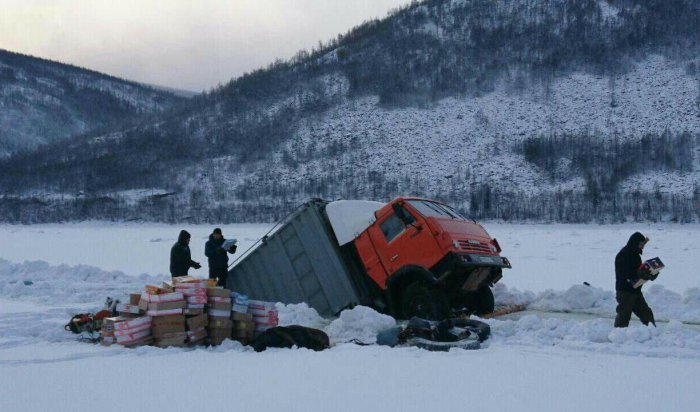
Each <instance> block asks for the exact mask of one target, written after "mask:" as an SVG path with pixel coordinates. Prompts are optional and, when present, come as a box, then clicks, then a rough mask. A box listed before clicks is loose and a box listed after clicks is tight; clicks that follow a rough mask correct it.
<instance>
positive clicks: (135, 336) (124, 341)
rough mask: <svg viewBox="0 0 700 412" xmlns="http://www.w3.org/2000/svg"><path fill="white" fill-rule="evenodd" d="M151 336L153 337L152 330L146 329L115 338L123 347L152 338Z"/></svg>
mask: <svg viewBox="0 0 700 412" xmlns="http://www.w3.org/2000/svg"><path fill="white" fill-rule="evenodd" d="M150 336H151V330H150V329H144V330H140V331H138V332H134V333H128V334H126V335H122V336H115V338H116V340H117V343H119V344H121V345H130V344H132V343H133V342H134V341H138V340H140V339H142V338H145V337H150Z"/></svg>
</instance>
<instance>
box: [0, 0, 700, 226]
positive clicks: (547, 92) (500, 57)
mask: <svg viewBox="0 0 700 412" xmlns="http://www.w3.org/2000/svg"><path fill="white" fill-rule="evenodd" d="M698 26H700V5H699V4H698V3H697V2H695V1H691V0H673V1H667V2H649V1H642V0H605V1H604V0H585V1H574V0H550V1H535V0H516V1H491V0H474V1H463V0H449V1H448V0H428V1H424V2H420V3H414V4H411V5H410V6H407V7H405V8H403V9H401V10H398V11H396V12H394V13H393V14H391V15H390V16H389V17H388V18H386V19H384V20H381V21H371V22H367V23H365V24H363V25H362V26H359V27H357V28H355V29H354V30H352V31H351V32H349V33H347V34H345V35H341V36H339V37H338V38H337V39H334V40H332V41H330V42H328V43H327V44H325V45H323V47H320V48H319V49H317V50H312V51H311V52H300V53H299V54H298V55H297V56H296V57H295V58H293V59H291V60H290V61H288V62H275V63H273V64H271V65H270V66H269V67H267V68H265V69H260V70H257V71H255V72H253V73H250V74H247V75H245V76H242V77H241V78H238V79H235V80H233V81H231V82H230V83H229V84H226V85H224V86H222V87H220V88H218V89H215V90H213V91H211V92H209V93H206V94H204V95H201V96H197V97H195V98H194V99H193V100H191V102H190V104H189V105H188V107H187V108H185V109H180V110H177V111H170V112H167V113H164V114H163V115H161V116H159V118H158V119H157V121H155V122H153V123H150V124H143V125H139V126H138V127H134V128H122V129H121V130H116V129H115V130H114V131H112V132H110V133H107V134H104V133H96V134H92V135H89V136H85V137H84V138H81V139H76V140H73V141H71V142H70V144H68V145H65V144H63V145H61V146H60V147H59V146H49V147H47V148H45V149H43V150H39V151H37V152H36V153H33V154H31V155H29V156H20V157H14V158H12V159H10V160H9V161H6V162H4V163H2V164H0V169H2V170H3V172H4V173H3V177H0V189H1V190H2V191H3V192H4V193H5V196H4V197H3V198H2V199H0V219H4V220H10V221H28V222H33V221H51V220H63V219H84V218H108V219H134V218H135V219H153V220H166V221H177V220H190V221H261V220H274V219H277V218H279V217H281V216H283V215H285V214H286V212H287V211H289V210H290V209H291V208H292V207H294V206H295V205H296V204H298V203H299V202H301V201H303V200H305V199H307V198H309V197H312V196H322V197H326V198H338V197H344V198H369V199H377V200H382V199H388V198H391V197H393V196H396V195H398V194H413V195H421V196H427V197H432V198H438V199H442V200H444V201H447V202H449V203H452V204H455V205H456V206H458V207H460V208H461V209H463V210H464V211H466V212H467V213H469V214H470V215H471V216H474V217H478V218H499V219H516V220H528V219H536V220H556V221H590V220H614V221H622V220H629V219H633V220H639V219H647V220H659V219H663V220H677V221H689V220H694V219H698V213H700V212H699V211H700V187H699V186H698V182H699V181H700V172H699V168H698V166H700V165H699V163H700V141H699V139H700V138H699V136H700V130H699V129H700V74H699V72H700V61H698V55H700V54H699V53H698V50H699V47H700V46H699V45H700V33H699V32H698V31H697V27H698ZM135 190H136V191H140V193H148V192H149V191H150V190H155V191H157V193H159V195H149V196H141V197H139V198H137V199H134V198H133V196H131V195H130V194H133V193H134V191H135ZM76 193H78V194H80V195H79V196H77V195H76ZM166 194H167V196H166Z"/></svg>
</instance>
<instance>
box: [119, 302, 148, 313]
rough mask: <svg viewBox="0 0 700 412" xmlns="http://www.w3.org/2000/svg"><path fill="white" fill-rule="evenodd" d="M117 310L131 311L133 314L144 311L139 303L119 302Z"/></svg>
mask: <svg viewBox="0 0 700 412" xmlns="http://www.w3.org/2000/svg"><path fill="white" fill-rule="evenodd" d="M116 309H117V312H119V313H130V314H132V315H138V314H139V313H141V312H142V310H141V308H139V305H138V304H136V305H132V304H131V303H117V307H116Z"/></svg>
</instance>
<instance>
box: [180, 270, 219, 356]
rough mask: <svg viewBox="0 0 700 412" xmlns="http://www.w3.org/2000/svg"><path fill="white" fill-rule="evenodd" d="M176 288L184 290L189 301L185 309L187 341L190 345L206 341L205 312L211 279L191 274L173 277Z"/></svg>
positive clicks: (183, 292)
mask: <svg viewBox="0 0 700 412" xmlns="http://www.w3.org/2000/svg"><path fill="white" fill-rule="evenodd" d="M173 282H174V289H175V291H177V292H182V294H183V295H184V296H185V300H186V301H187V307H186V308H185V310H184V314H185V325H186V332H187V342H188V343H189V344H190V345H198V344H202V343H204V340H205V339H206V337H207V329H206V327H207V323H208V322H207V315H206V313H204V308H205V305H206V304H207V287H209V286H211V281H210V280H209V279H199V278H194V277H191V276H187V277H179V278H173Z"/></svg>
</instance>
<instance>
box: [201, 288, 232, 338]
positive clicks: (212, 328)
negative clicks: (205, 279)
mask: <svg viewBox="0 0 700 412" xmlns="http://www.w3.org/2000/svg"><path fill="white" fill-rule="evenodd" d="M207 298H208V303H207V306H208V307H209V310H208V315H209V320H208V323H209V324H208V332H209V342H210V343H211V344H212V345H220V344H221V343H222V342H223V341H224V340H226V339H231V331H232V329H233V322H232V321H231V291H230V290H228V289H223V288H208V289H207Z"/></svg>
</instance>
